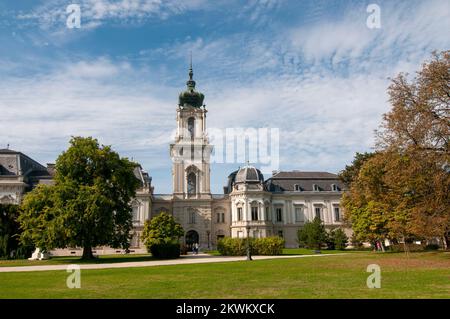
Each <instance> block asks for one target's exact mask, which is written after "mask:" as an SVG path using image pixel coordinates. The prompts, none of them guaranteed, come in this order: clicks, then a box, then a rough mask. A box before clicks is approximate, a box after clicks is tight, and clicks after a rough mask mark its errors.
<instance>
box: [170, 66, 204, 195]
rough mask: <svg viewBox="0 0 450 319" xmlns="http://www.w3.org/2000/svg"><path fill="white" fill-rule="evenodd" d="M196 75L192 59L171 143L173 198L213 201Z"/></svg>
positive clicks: (200, 98) (180, 98) (200, 99)
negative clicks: (210, 199)
mask: <svg viewBox="0 0 450 319" xmlns="http://www.w3.org/2000/svg"><path fill="white" fill-rule="evenodd" d="M193 76H194V72H193V70H192V58H191V63H190V68H189V80H188V81H187V82H186V86H187V87H186V90H185V91H183V92H181V93H180V95H179V97H178V107H177V130H176V134H175V140H174V143H172V144H170V157H171V159H172V180H173V196H174V198H179V199H207V198H211V190H210V156H211V151H212V145H210V144H209V139H208V136H207V134H206V113H207V110H206V107H205V105H204V104H203V100H204V95H203V94H202V93H200V92H198V91H196V90H195V84H196V83H195V81H194V80H193Z"/></svg>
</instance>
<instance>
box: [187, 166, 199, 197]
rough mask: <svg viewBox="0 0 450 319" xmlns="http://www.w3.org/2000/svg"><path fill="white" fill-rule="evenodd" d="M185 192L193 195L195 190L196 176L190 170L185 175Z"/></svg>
mask: <svg viewBox="0 0 450 319" xmlns="http://www.w3.org/2000/svg"><path fill="white" fill-rule="evenodd" d="M187 192H188V194H190V195H195V193H196V192H197V176H196V175H195V173H194V172H191V173H189V174H188V176H187Z"/></svg>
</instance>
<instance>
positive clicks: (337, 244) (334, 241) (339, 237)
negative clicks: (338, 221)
mask: <svg viewBox="0 0 450 319" xmlns="http://www.w3.org/2000/svg"><path fill="white" fill-rule="evenodd" d="M347 241H348V237H347V235H346V234H345V232H344V231H343V230H342V229H340V228H337V229H333V230H332V231H330V233H329V234H328V240H327V244H328V248H329V249H338V250H344V249H345V247H346V246H347Z"/></svg>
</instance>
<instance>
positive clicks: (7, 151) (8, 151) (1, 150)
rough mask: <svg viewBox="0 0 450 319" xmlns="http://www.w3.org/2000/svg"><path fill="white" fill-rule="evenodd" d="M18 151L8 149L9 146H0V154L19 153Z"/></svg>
mask: <svg viewBox="0 0 450 319" xmlns="http://www.w3.org/2000/svg"><path fill="white" fill-rule="evenodd" d="M19 153H20V152H17V151H14V150H10V149H9V148H0V154H19Z"/></svg>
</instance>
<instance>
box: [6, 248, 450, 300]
mask: <svg viewBox="0 0 450 319" xmlns="http://www.w3.org/2000/svg"><path fill="white" fill-rule="evenodd" d="M369 264H378V265H379V266H380V267H381V276H382V279H381V288H380V289H369V288H367V286H366V279H367V276H368V275H370V274H369V273H367V272H366V267H367V266H368V265H369ZM67 276H68V273H66V272H65V271H43V272H23V273H0V298H449V296H450V253H448V252H426V253H411V254H410V255H409V257H407V256H406V255H405V254H404V253H384V254H383V253H371V252H362V253H354V254H348V255H336V256H332V255H331V256H324V257H311V258H289V259H272V260H260V261H251V262H248V261H239V262H227V263H211V264H196V265H195V264H191V265H176V266H158V267H142V268H122V269H102V270H82V271H81V288H80V289H68V288H67V287H66V278H67Z"/></svg>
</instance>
